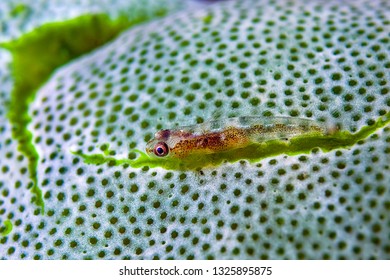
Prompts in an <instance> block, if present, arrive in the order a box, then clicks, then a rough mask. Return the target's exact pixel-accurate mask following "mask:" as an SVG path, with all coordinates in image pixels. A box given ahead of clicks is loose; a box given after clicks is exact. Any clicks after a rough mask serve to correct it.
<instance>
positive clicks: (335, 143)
mask: <svg viewBox="0 0 390 280" xmlns="http://www.w3.org/2000/svg"><path fill="white" fill-rule="evenodd" d="M388 124H390V113H388V114H386V115H385V116H383V117H381V118H379V119H378V120H377V121H376V122H375V123H374V124H373V125H370V126H365V127H363V128H361V129H360V130H359V131H358V132H356V133H351V132H349V131H337V132H335V133H333V134H331V135H318V134H308V135H302V136H299V137H294V138H292V139H290V140H289V141H281V140H272V141H266V142H264V143H255V144H252V145H250V146H248V147H245V148H241V149H235V150H231V151H226V152H221V153H215V154H204V155H199V154H197V155H190V156H188V157H186V158H184V159H159V158H156V159H155V158H150V157H149V156H148V155H147V154H145V153H144V152H142V151H140V150H133V152H134V153H137V154H138V155H139V156H138V157H136V158H135V159H116V158H115V157H108V156H106V155H107V153H106V152H105V154H90V155H87V154H84V153H82V152H81V151H78V152H73V154H75V155H77V156H80V157H82V158H83V160H84V163H86V164H94V165H100V164H104V163H110V164H111V165H121V164H124V163H126V164H129V165H130V166H132V167H134V168H140V167H143V166H149V167H152V168H153V167H162V168H165V169H168V170H196V169H200V168H204V167H208V166H218V165H220V164H222V163H224V162H236V161H239V160H243V159H244V160H248V161H249V162H252V163H255V162H259V161H260V160H262V159H264V158H268V157H272V156H277V155H281V154H285V155H290V156H292V155H299V154H308V153H311V152H312V151H313V149H315V148H320V149H321V150H323V151H324V152H329V151H332V150H335V149H340V148H349V147H352V146H353V145H355V144H356V143H358V142H359V141H361V140H364V139H366V138H367V137H369V136H370V135H371V134H373V133H374V132H375V131H377V130H378V129H381V128H383V127H385V126H387V125H388Z"/></svg>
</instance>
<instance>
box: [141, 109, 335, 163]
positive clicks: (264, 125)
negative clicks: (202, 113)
mask: <svg viewBox="0 0 390 280" xmlns="http://www.w3.org/2000/svg"><path fill="white" fill-rule="evenodd" d="M330 131H331V129H330V128H329V127H328V126H326V125H325V124H323V123H319V122H317V121H314V120H311V119H305V118H295V117H260V116H243V117H235V118H226V119H221V120H210V121H206V122H204V123H201V124H195V125H190V126H183V127H178V128H174V129H164V130H160V131H158V132H156V134H155V137H154V138H153V139H152V140H150V141H149V142H148V143H147V145H146V152H147V154H149V155H150V156H152V157H160V158H169V157H175V158H184V157H186V156H188V155H190V154H211V153H217V152H222V151H227V150H233V149H238V148H243V147H246V146H248V145H250V144H253V143H261V142H265V141H268V140H276V139H283V140H288V139H290V138H292V137H294V136H298V135H303V134H310V133H319V134H328V133H329V132H330Z"/></svg>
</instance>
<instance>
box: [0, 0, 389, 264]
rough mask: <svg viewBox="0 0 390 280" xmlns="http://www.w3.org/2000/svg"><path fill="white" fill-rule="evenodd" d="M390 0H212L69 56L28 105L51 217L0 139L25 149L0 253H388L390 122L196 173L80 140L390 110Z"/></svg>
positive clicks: (116, 142) (3, 206) (374, 115)
mask: <svg viewBox="0 0 390 280" xmlns="http://www.w3.org/2000/svg"><path fill="white" fill-rule="evenodd" d="M386 7H387V8H386ZM389 10H390V7H389V3H388V2H386V1H382V2H381V1H345V2H341V1H290V2H289V1H281V0H280V1H229V2H225V3H217V4H214V5H210V6H209V7H208V8H205V9H199V10H195V11H190V12H188V11H183V12H179V13H177V14H175V15H171V16H168V17H166V18H164V19H161V20H158V21H154V22H151V23H147V24H144V25H140V26H138V27H134V28H132V29H129V30H128V31H126V32H124V33H123V34H122V35H121V36H120V37H119V38H118V39H116V40H115V41H114V42H112V43H110V44H108V45H106V46H105V47H103V48H100V49H98V50H96V51H94V52H93V53H91V54H89V55H87V56H85V57H83V58H80V59H78V60H76V61H74V62H73V63H72V64H70V65H66V66H64V67H63V68H61V69H60V70H58V71H57V72H56V73H55V75H54V76H53V77H52V78H51V79H50V80H49V81H48V82H47V84H46V85H45V86H44V87H43V88H41V89H40V90H39V92H38V93H37V97H36V99H35V100H34V102H33V104H32V107H31V115H32V116H33V121H32V123H31V125H30V127H29V128H30V130H31V131H32V133H33V135H34V143H35V145H36V148H37V150H38V152H39V155H40V162H39V167H38V179H39V184H40V186H41V188H42V190H43V193H44V199H45V203H46V209H47V211H46V213H45V215H34V207H33V206H32V205H31V203H29V201H28V199H25V198H24V196H23V195H28V193H26V185H25V183H24V184H19V185H20V186H16V185H14V184H10V183H9V182H10V179H9V178H10V176H9V175H8V174H9V172H13V173H15V172H19V171H18V170H20V168H18V166H20V165H22V164H23V160H21V161H19V160H18V159H17V157H15V155H16V152H14V149H15V145H14V144H12V145H11V144H10V145H8V144H7V143H6V142H5V141H4V140H3V137H2V138H1V139H2V140H1V145H2V147H3V148H2V149H1V153H2V154H3V153H4V154H9V153H15V155H12V156H10V157H9V158H8V160H7V161H5V162H3V161H2V162H1V164H0V165H1V166H0V168H1V171H0V191H1V195H0V218H1V219H2V220H5V219H10V220H11V221H12V222H13V224H14V229H13V231H12V232H11V233H10V234H9V235H8V236H6V237H2V238H1V239H0V251H1V252H2V253H1V257H2V258H5V259H20V258H26V259H82V258H87V259H89V258H92V259H99V258H103V259H259V258H260V259H297V258H298V259H340V258H341V259H344V258H345V259H371V258H373V259H388V258H389V257H390V235H389V233H390V215H389V210H390V199H389V192H390V190H389V188H390V175H389V174H390V172H389V169H390V167H389V165H390V148H389V146H390V144H389V143H390V129H389V128H388V127H387V128H383V129H380V130H378V131H376V133H374V134H373V135H371V136H370V137H369V138H367V139H365V140H364V141H360V142H359V143H358V144H356V145H354V146H353V147H351V148H350V149H339V150H334V151H331V152H329V153H324V152H322V151H321V150H320V149H314V150H313V151H312V152H311V153H310V154H305V155H297V156H285V155H279V156H275V157H272V158H267V159H264V160H262V161H260V162H258V163H257V164H250V163H248V162H246V161H245V160H242V161H240V162H236V163H229V164H224V165H221V166H217V167H213V168H206V169H203V170H202V171H201V172H199V171H172V170H171V171H167V170H164V169H162V168H150V167H147V166H145V167H143V168H139V169H134V168H131V167H129V166H128V165H126V164H124V165H120V166H116V165H113V164H110V163H108V164H104V165H87V164H85V163H83V161H82V159H81V158H79V157H78V156H76V155H74V154H72V151H76V150H80V151H82V152H83V153H86V154H88V153H99V152H101V150H102V149H103V147H104V146H107V145H108V146H109V149H110V151H111V155H112V156H115V157H118V158H126V157H131V153H130V150H131V149H133V148H138V149H144V148H145V144H146V141H148V140H149V139H151V137H152V136H153V134H154V132H155V131H156V130H158V129H161V128H168V127H172V126H175V125H184V124H191V123H196V122H202V121H204V120H207V119H212V118H215V117H216V116H217V115H219V116H222V117H223V116H229V117H232V116H241V115H249V114H256V115H264V116H278V115H285V116H297V117H308V118H312V119H315V120H319V121H326V122H328V123H333V124H335V125H338V126H339V127H340V128H341V129H344V130H348V131H351V132H355V131H357V130H359V129H360V128H362V127H364V126H366V125H370V124H372V123H374V121H375V120H377V119H378V118H379V117H381V116H384V115H385V114H387V113H388V112H389V108H390V93H389V85H388V81H389V80H390V79H389V78H390V77H389V76H390V74H389V73H390V71H389V67H390V60H389V55H388V54H389V49H390V44H389V43H390V42H389V32H390V27H389V25H390V21H389V12H388V11H389ZM4 131H6V130H5V129H3V130H2V132H1V133H2V136H3V135H6V134H5V133H6V132H4ZM5 138H8V137H5ZM9 142H12V140H9ZM14 176H16V175H14Z"/></svg>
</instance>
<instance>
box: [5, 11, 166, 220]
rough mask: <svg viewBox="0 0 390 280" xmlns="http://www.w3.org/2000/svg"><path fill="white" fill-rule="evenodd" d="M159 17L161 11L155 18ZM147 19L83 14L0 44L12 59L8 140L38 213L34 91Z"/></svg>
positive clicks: (40, 203)
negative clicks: (21, 160)
mask: <svg viewBox="0 0 390 280" xmlns="http://www.w3.org/2000/svg"><path fill="white" fill-rule="evenodd" d="M163 14H164V12H161V13H159V16H160V15H163ZM147 19H148V18H147V17H146V16H145V15H143V16H139V17H137V18H133V19H132V20H131V21H129V20H128V19H127V18H126V17H125V16H121V17H119V18H117V19H114V20H113V19H110V18H109V16H108V15H105V14H92V15H83V16H80V17H77V18H74V19H71V20H67V21H63V22H55V23H48V24H45V25H42V26H41V27H38V28H36V29H35V30H33V31H32V32H30V33H27V34H25V35H23V36H21V37H20V38H18V39H16V40H13V41H10V42H6V43H2V44H0V47H3V48H5V49H8V50H9V51H10V52H11V53H12V56H13V64H12V68H13V70H12V71H13V77H14V87H13V91H12V93H11V98H10V103H9V107H8V118H9V121H10V123H11V125H12V137H13V138H14V139H16V140H17V142H18V150H19V151H20V152H21V153H22V154H23V155H24V156H26V157H27V159H28V171H29V177H30V179H31V184H30V185H29V188H30V189H31V192H32V193H33V195H34V197H33V198H32V201H33V202H34V203H35V204H36V205H37V206H38V207H40V211H41V212H42V213H44V211H45V204H44V200H43V195H42V191H41V189H40V187H39V185H38V177H37V167H38V160H39V154H38V152H37V150H36V148H35V146H34V141H33V135H32V133H31V131H29V129H28V124H29V123H30V122H31V116H30V115H29V106H30V104H31V102H33V101H34V98H35V95H36V92H37V90H38V89H39V88H40V87H41V86H42V85H43V84H44V83H45V82H46V81H47V80H48V79H49V78H50V76H51V74H52V73H53V71H54V70H55V69H57V68H58V67H59V66H62V65H64V64H66V63H68V62H69V61H71V60H73V59H75V58H77V57H79V56H81V55H82V54H85V53H88V52H90V51H91V50H93V49H95V48H97V47H99V46H101V45H103V44H105V43H106V42H108V41H110V40H112V39H114V38H115V37H116V36H117V35H118V34H119V33H120V32H121V31H123V30H124V29H126V28H128V27H129V26H131V25H134V24H137V23H140V22H143V21H145V20H147Z"/></svg>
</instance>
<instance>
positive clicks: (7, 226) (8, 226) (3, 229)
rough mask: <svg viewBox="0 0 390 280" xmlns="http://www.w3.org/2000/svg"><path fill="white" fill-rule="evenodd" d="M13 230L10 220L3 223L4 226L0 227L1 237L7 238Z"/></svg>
mask: <svg viewBox="0 0 390 280" xmlns="http://www.w3.org/2000/svg"><path fill="white" fill-rule="evenodd" d="M12 229H13V225H12V222H11V221H10V220H5V221H4V222H3V226H1V227H0V235H1V236H7V235H8V234H10V233H11V231H12Z"/></svg>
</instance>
